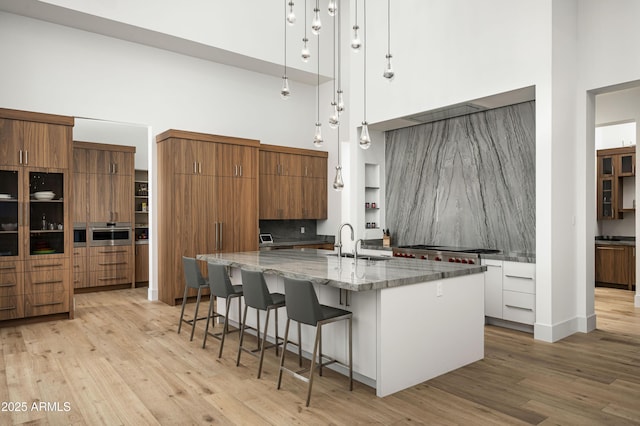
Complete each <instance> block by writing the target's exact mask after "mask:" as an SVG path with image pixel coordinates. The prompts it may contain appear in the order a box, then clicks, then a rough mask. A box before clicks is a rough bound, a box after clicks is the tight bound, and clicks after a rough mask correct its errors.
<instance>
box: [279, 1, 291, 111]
mask: <svg viewBox="0 0 640 426" xmlns="http://www.w3.org/2000/svg"><path fill="white" fill-rule="evenodd" d="M289 4H290V5H293V2H291V3H289ZM284 13H285V16H286V18H285V24H284V75H283V76H282V89H280V97H281V98H282V99H284V100H287V99H289V96H290V95H291V91H290V90H289V78H288V77H287V22H288V16H287V0H284Z"/></svg>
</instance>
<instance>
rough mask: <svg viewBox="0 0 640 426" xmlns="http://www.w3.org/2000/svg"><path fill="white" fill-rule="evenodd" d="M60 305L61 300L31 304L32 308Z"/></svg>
mask: <svg viewBox="0 0 640 426" xmlns="http://www.w3.org/2000/svg"><path fill="white" fill-rule="evenodd" d="M55 305H62V302H50V303H36V304H35V305H33V307H34V308H42V307H43V306H55Z"/></svg>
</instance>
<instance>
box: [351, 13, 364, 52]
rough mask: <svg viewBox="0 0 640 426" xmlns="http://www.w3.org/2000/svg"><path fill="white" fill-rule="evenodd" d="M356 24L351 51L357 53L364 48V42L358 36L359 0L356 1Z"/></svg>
mask: <svg viewBox="0 0 640 426" xmlns="http://www.w3.org/2000/svg"><path fill="white" fill-rule="evenodd" d="M355 17H356V18H355V24H354V25H353V38H352V39H351V49H353V51H354V52H355V53H358V52H359V51H360V46H362V42H361V41H360V37H359V36H358V29H360V27H359V26H358V0H356V13H355Z"/></svg>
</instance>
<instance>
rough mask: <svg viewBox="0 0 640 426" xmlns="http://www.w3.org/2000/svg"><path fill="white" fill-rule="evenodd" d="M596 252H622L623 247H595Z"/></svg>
mask: <svg viewBox="0 0 640 426" xmlns="http://www.w3.org/2000/svg"><path fill="white" fill-rule="evenodd" d="M596 250H617V251H620V250H624V247H602V246H598V247H596Z"/></svg>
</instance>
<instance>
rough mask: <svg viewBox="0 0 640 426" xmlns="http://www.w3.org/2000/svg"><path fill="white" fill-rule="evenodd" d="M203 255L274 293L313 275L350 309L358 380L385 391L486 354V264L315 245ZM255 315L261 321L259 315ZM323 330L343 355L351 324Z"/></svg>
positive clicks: (319, 289) (307, 339)
mask: <svg viewBox="0 0 640 426" xmlns="http://www.w3.org/2000/svg"><path fill="white" fill-rule="evenodd" d="M197 257H198V259H199V260H201V261H206V262H212V263H218V264H223V265H227V266H229V267H230V274H231V280H232V281H233V283H234V284H242V280H241V276H240V268H246V269H249V270H254V271H262V272H264V273H265V279H266V281H267V285H268V286H269V289H270V291H272V292H274V291H276V292H282V293H284V282H283V277H290V278H297V279H305V280H309V281H311V282H313V284H314V287H315V289H316V293H317V294H318V299H319V301H320V303H322V304H326V305H330V306H336V307H340V308H343V309H347V310H350V311H352V312H353V369H354V378H355V379H356V380H358V381H360V382H362V383H365V384H367V385H369V386H372V387H374V388H375V389H376V394H377V395H378V396H380V397H383V396H386V395H390V394H392V393H394V392H397V391H400V390H402V389H406V388H408V387H410V386H413V385H416V384H418V383H421V382H423V381H425V380H429V379H431V378H434V377H436V376H439V375H441V374H444V373H446V372H448V371H452V370H454V369H456V368H459V367H462V366H464V365H467V364H470V363H472V362H475V361H478V360H480V359H482V358H483V357H484V276H483V274H482V272H484V271H485V270H486V267H485V266H481V265H463V264H456V263H444V262H434V261H416V260H411V259H397V258H389V259H388V260H366V259H358V260H357V261H355V260H354V259H351V258H337V257H336V256H335V254H334V253H332V252H330V251H325V250H315V249H306V250H276V251H255V252H242V253H220V254H201V255H198V256H197ZM218 306H223V304H221V303H219V305H218ZM231 309H232V311H231V312H229V317H230V319H231V322H232V323H233V322H235V323H237V320H238V318H239V312H238V311H237V307H232V308H231ZM282 314H283V315H286V314H285V313H282ZM250 317H253V318H250V319H249V320H248V322H249V324H250V325H253V326H255V316H250ZM273 323H274V322H271V323H270V325H271V329H270V331H269V333H268V334H269V336H270V337H271V338H273V336H274V335H275V333H274V329H273ZM283 323H284V321H281V322H280V324H279V331H278V333H279V335H280V336H282V335H283V334H284V324H283ZM304 327H306V326H304V325H303V331H302V335H303V339H302V346H303V350H304V353H305V355H306V356H307V357H310V350H311V348H312V345H313V341H312V337H313V333H312V332H310V330H305V328H304ZM322 334H323V352H324V353H325V354H327V355H328V356H331V357H335V358H337V359H339V360H342V361H345V360H346V359H347V330H346V326H345V325H344V324H339V323H337V324H331V325H330V326H327V327H326V330H325V329H323V333H322ZM293 339H297V336H295V334H294V336H293ZM334 366H335V369H336V370H337V371H340V372H341V373H345V371H344V369H342V368H341V367H339V366H336V365H334Z"/></svg>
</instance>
